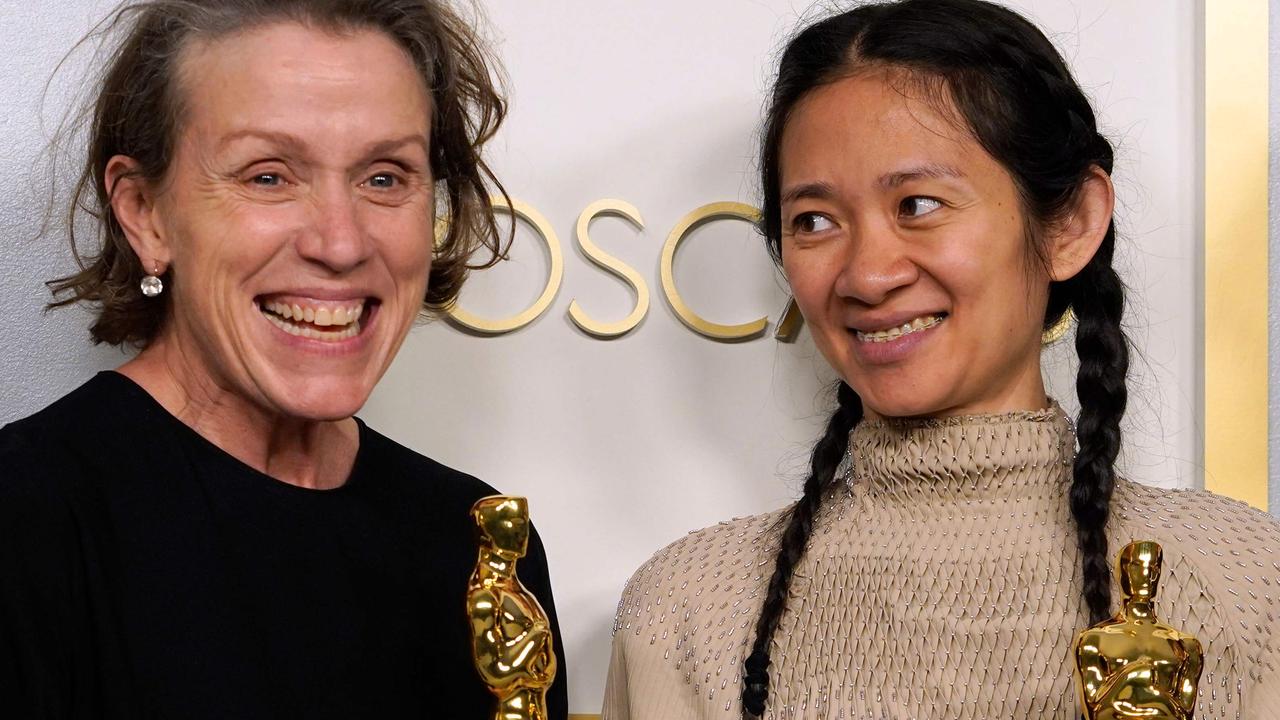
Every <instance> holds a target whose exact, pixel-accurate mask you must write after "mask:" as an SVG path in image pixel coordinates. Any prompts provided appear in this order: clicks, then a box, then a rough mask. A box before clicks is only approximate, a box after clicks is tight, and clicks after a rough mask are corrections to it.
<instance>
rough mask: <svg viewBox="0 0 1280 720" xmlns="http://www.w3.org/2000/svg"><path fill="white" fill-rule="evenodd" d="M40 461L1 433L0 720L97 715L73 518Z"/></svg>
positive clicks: (50, 469)
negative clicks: (81, 609)
mask: <svg viewBox="0 0 1280 720" xmlns="http://www.w3.org/2000/svg"><path fill="white" fill-rule="evenodd" d="M58 473H59V470H58V469H57V462H56V459H54V458H48V457H43V456H42V455H41V454H40V453H38V452H35V451H33V450H32V448H31V447H30V446H29V445H28V444H27V443H25V442H23V441H22V440H21V439H20V438H19V437H18V436H17V434H16V433H14V432H12V430H11V428H5V429H0V714H2V715H4V716H5V717H14V718H19V717H20V718H33V719H34V718H59V719H61V718H81V717H83V718H88V717H93V716H94V715H95V713H96V711H95V710H94V707H95V705H96V704H97V703H96V702H95V700H94V699H93V693H94V690H93V687H94V685H95V683H93V682H92V681H91V680H90V678H92V671H91V666H90V663H91V658H92V644H91V641H90V640H89V638H90V637H91V633H90V629H89V627H88V625H89V620H88V615H87V613H85V612H78V611H77V607H78V606H80V605H82V603H80V602H78V601H77V600H76V598H77V597H81V598H82V597H83V596H84V576H83V573H82V572H81V568H82V567H83V565H82V563H80V562H79V560H78V557H79V548H78V546H79V543H78V541H77V533H76V529H75V528H76V525H75V521H74V514H73V513H72V511H71V509H70V506H69V504H68V503H67V502H66V500H65V499H64V498H63V497H61V493H59V492H58V491H57V489H56V486H55V483H54V482H53V480H52V478H54V477H56V476H57V475H58Z"/></svg>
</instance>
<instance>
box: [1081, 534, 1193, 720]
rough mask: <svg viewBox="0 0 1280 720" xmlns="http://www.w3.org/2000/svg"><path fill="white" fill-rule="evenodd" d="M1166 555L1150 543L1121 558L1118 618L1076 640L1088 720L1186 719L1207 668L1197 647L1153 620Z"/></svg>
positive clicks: (1135, 545)
mask: <svg viewBox="0 0 1280 720" xmlns="http://www.w3.org/2000/svg"><path fill="white" fill-rule="evenodd" d="M1162 560H1163V552H1162V550H1161V548H1160V544H1159V543H1156V542H1152V541H1138V542H1132V543H1129V545H1127V546H1126V547H1125V549H1124V550H1122V551H1121V552H1120V558H1119V563H1118V575H1119V579H1120V590H1121V594H1122V596H1123V607H1122V608H1121V610H1120V612H1119V613H1117V614H1116V615H1115V616H1113V617H1112V618H1110V619H1108V620H1104V621H1103V622H1101V623H1098V624H1097V625H1094V626H1093V627H1091V628H1089V629H1088V630H1085V631H1084V632H1082V633H1080V634H1079V635H1078V636H1077V637H1076V642H1075V676H1076V689H1077V699H1078V701H1079V704H1080V709H1081V712H1082V714H1083V715H1084V717H1085V718H1086V720H1117V719H1119V718H1143V719H1144V720H1191V719H1192V718H1194V717H1195V706H1196V688H1197V684H1198V683H1199V681H1200V670H1201V668H1202V666H1203V664H1204V660H1203V653H1202V651H1201V648H1200V642H1199V641H1198V640H1196V639H1195V638H1194V637H1192V636H1190V635H1187V634H1186V633H1182V632H1179V631H1178V630H1175V629H1173V628H1171V627H1169V626H1168V625H1165V624H1163V623H1161V622H1160V621H1159V620H1158V619H1156V616H1155V597H1156V590H1157V589H1158V587H1159V585H1160V565H1161V562H1162Z"/></svg>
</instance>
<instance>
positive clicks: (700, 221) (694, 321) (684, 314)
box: [662, 202, 769, 340]
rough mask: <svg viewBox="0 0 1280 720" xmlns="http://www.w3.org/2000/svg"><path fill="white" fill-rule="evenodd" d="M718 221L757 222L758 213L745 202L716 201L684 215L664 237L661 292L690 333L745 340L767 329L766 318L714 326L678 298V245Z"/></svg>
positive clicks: (715, 324)
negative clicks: (665, 241) (676, 267)
mask: <svg viewBox="0 0 1280 720" xmlns="http://www.w3.org/2000/svg"><path fill="white" fill-rule="evenodd" d="M721 219H738V220H745V221H747V222H749V223H756V222H758V221H759V220H760V211H759V210H757V209H755V208H753V207H751V206H750V205H747V204H746V203H740V202H716V203H711V204H710V205H703V206H702V207H700V208H698V209H696V210H694V211H693V212H691V213H689V214H688V215H685V216H684V217H683V218H682V219H681V220H680V222H679V223H677V224H676V226H675V227H674V228H673V229H672V230H671V234H670V235H669V236H667V243H666V245H664V246H663V247H662V291H663V294H664V295H666V296H667V303H668V304H669V305H671V309H672V310H673V311H674V312H675V314H676V316H677V317H679V318H680V321H681V322H683V323H684V324H685V325H687V326H688V327H689V329H690V330H693V331H694V332H696V333H698V334H699V335H704V336H706V337H709V338H713V339H715V340H748V339H750V338H754V337H758V336H759V335H761V334H763V333H764V330H765V328H766V327H768V326H769V318H768V317H762V318H760V319H758V320H753V321H751V322H747V323H742V324H739V325H721V324H720V323H714V322H711V321H710V320H707V319H706V318H704V317H702V316H701V315H699V314H697V313H696V312H694V311H693V310H691V309H690V308H689V306H688V305H686V304H685V302H684V300H683V299H682V298H681V297H680V291H679V289H677V288H676V278H675V265H676V250H677V249H678V248H679V247H680V243H681V242H683V241H684V239H685V237H686V236H688V235H689V233H690V232H692V231H693V230H694V228H696V227H699V226H701V225H705V224H707V223H709V222H712V221H715V220H721Z"/></svg>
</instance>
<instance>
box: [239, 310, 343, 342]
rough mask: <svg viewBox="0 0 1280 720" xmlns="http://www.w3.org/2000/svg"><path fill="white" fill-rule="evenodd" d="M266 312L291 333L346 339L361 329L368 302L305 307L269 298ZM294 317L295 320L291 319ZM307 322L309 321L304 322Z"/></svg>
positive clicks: (279, 326) (318, 337) (324, 338)
mask: <svg viewBox="0 0 1280 720" xmlns="http://www.w3.org/2000/svg"><path fill="white" fill-rule="evenodd" d="M261 309H262V314H263V315H265V316H266V317H267V319H269V320H271V322H273V323H274V324H275V326H276V327H278V328H280V329H281V330H284V331H285V332H287V333H289V334H290V335H296V336H298V337H305V338H311V339H314V340H345V339H347V338H351V337H355V336H356V335H358V334H359V333H360V327H361V326H360V318H361V317H363V316H364V303H363V302H360V303H357V304H354V305H350V306H346V307H336V308H333V307H312V306H309V305H308V306H306V307H303V306H302V304H301V303H293V304H290V303H283V302H276V301H272V302H267V303H263V304H262V306H261ZM290 321H292V322H290ZM303 323H307V324H303Z"/></svg>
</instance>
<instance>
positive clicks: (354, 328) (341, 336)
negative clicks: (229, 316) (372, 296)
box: [263, 313, 360, 342]
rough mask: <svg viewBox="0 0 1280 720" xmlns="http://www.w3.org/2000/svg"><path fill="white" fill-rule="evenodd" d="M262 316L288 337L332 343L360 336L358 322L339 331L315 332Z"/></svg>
mask: <svg viewBox="0 0 1280 720" xmlns="http://www.w3.org/2000/svg"><path fill="white" fill-rule="evenodd" d="M263 316H264V317H266V318H267V319H268V320H270V321H271V323H272V324H273V325H275V326H276V327H278V328H280V329H281V330H283V331H285V332H287V333H289V334H290V335H294V336H296V337H303V338H309V339H311V340H326V341H330V342H333V341H336V340H347V339H350V338H353V337H355V336H356V335H359V334H360V323H358V322H356V323H351V324H350V325H348V326H346V327H345V328H343V329H341V330H317V329H315V328H312V327H307V326H305V325H295V324H294V323H291V322H286V321H284V320H282V319H281V318H279V317H278V316H276V315H272V314H271V313H263Z"/></svg>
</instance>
